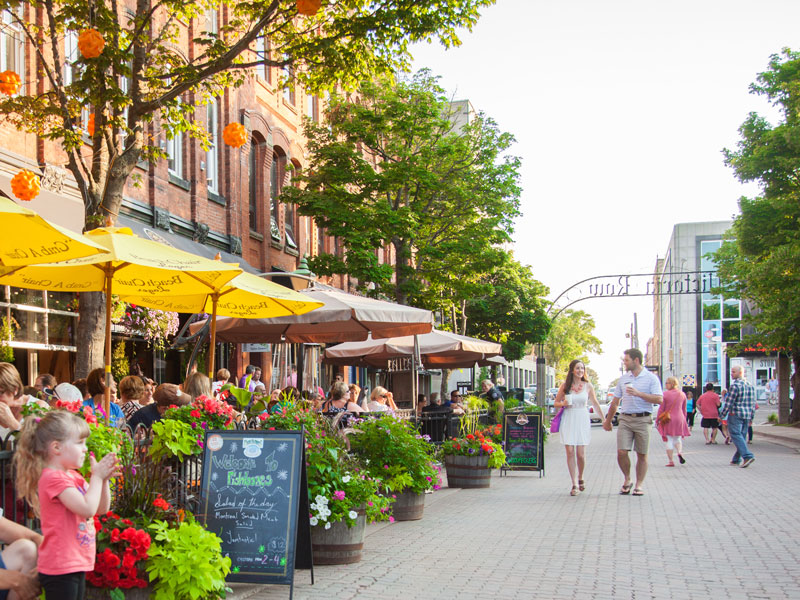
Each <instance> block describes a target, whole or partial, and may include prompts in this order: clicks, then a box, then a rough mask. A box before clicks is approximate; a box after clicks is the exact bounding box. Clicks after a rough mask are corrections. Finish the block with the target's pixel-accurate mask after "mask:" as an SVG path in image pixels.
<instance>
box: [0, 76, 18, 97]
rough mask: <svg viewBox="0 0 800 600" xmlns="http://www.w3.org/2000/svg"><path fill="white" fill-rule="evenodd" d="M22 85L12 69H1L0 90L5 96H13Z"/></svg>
mask: <svg viewBox="0 0 800 600" xmlns="http://www.w3.org/2000/svg"><path fill="white" fill-rule="evenodd" d="M21 87H22V80H21V79H20V77H19V75H17V74H16V73H15V72H14V71H3V72H2V73H0V92H2V93H4V94H6V95H7V96H13V95H14V94H16V93H17V92H18V91H19V88H21Z"/></svg>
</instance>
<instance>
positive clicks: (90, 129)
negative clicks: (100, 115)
mask: <svg viewBox="0 0 800 600" xmlns="http://www.w3.org/2000/svg"><path fill="white" fill-rule="evenodd" d="M86 131H88V132H89V136H90V137H94V113H92V114H90V115H89V122H88V123H87V124H86Z"/></svg>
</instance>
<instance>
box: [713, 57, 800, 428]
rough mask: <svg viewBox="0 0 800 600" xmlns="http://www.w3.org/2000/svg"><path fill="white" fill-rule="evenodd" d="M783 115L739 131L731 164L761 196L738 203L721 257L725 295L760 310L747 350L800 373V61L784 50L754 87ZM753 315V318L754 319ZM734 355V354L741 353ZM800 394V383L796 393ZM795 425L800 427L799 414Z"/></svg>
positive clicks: (747, 318) (749, 321)
mask: <svg viewBox="0 0 800 600" xmlns="http://www.w3.org/2000/svg"><path fill="white" fill-rule="evenodd" d="M751 91H752V92H753V93H755V94H758V95H761V96H765V97H766V98H767V99H768V100H769V101H770V102H771V103H772V104H773V105H774V106H776V107H777V108H778V109H779V110H780V112H781V119H780V121H779V122H778V123H777V124H775V125H772V124H770V123H769V122H767V120H766V119H764V118H763V117H761V116H759V115H757V114H755V113H751V114H750V115H749V116H748V118H747V119H746V120H745V122H744V123H743V124H742V126H741V127H740V128H739V133H740V135H741V139H740V141H739V143H738V145H737V150H736V151H731V150H725V160H726V163H727V164H728V165H729V166H730V167H732V168H733V170H734V172H735V173H736V176H737V177H738V178H739V180H740V181H742V182H750V181H755V182H758V183H759V184H760V186H761V195H760V196H758V197H756V198H744V197H743V198H741V199H740V200H739V208H740V211H741V212H740V214H739V215H737V216H736V217H735V218H734V222H733V227H732V228H731V230H730V231H729V232H728V236H727V241H726V242H725V243H723V245H722V247H721V248H720V250H719V251H718V252H716V254H715V256H714V258H715V260H716V261H717V264H718V275H719V279H720V289H719V290H718V292H719V293H722V294H724V295H725V297H729V298H740V299H742V300H743V301H744V302H745V303H746V304H748V305H750V306H754V307H757V308H756V309H755V310H750V311H746V313H745V315H744V318H743V322H744V324H745V325H747V326H749V327H750V328H751V331H752V332H751V333H748V334H747V335H745V336H743V340H742V342H743V343H742V346H744V345H748V346H749V345H753V346H755V345H763V347H765V348H785V349H787V350H790V351H791V353H792V358H793V361H794V363H795V370H798V369H800V268H798V265H800V181H798V179H797V172H798V170H799V169H800V113H799V112H798V109H799V108H800V53H797V52H793V51H791V50H789V49H785V50H784V51H783V52H782V53H781V54H780V55H773V56H772V57H771V58H770V62H769V68H768V70H767V71H765V72H763V73H760V74H759V75H758V78H757V83H755V84H753V85H752V86H751ZM747 313H749V314H747ZM734 350H735V349H734ZM795 394H796V395H798V394H800V383H798V384H796V386H795ZM789 419H790V421H792V422H794V421H800V406H797V405H796V406H795V408H794V410H793V411H792V414H791V415H790V417H789Z"/></svg>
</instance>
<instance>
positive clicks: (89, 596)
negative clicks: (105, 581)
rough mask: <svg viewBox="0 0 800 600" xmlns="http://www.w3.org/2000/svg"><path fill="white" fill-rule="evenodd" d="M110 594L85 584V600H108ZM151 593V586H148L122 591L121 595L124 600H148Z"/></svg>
mask: <svg viewBox="0 0 800 600" xmlns="http://www.w3.org/2000/svg"><path fill="white" fill-rule="evenodd" d="M110 592H111V590H108V589H104V588H96V587H94V586H92V585H88V584H87V586H86V600H108V598H109V594H110ZM152 592H153V586H152V585H148V586H147V587H144V588H128V589H123V590H122V593H123V594H124V595H125V600H149V599H150V594H151V593H152Z"/></svg>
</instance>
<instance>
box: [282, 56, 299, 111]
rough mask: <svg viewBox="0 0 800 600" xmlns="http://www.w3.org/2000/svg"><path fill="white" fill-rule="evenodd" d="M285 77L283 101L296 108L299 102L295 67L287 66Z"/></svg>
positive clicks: (284, 70) (284, 68) (284, 71)
mask: <svg viewBox="0 0 800 600" xmlns="http://www.w3.org/2000/svg"><path fill="white" fill-rule="evenodd" d="M283 77H284V79H285V81H284V85H285V86H286V87H285V88H284V89H283V99H284V100H285V101H286V102H288V103H289V104H291V105H292V106H294V105H295V103H296V101H297V97H296V95H295V89H294V88H295V83H294V67H292V66H290V65H286V66H285V67H283Z"/></svg>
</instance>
